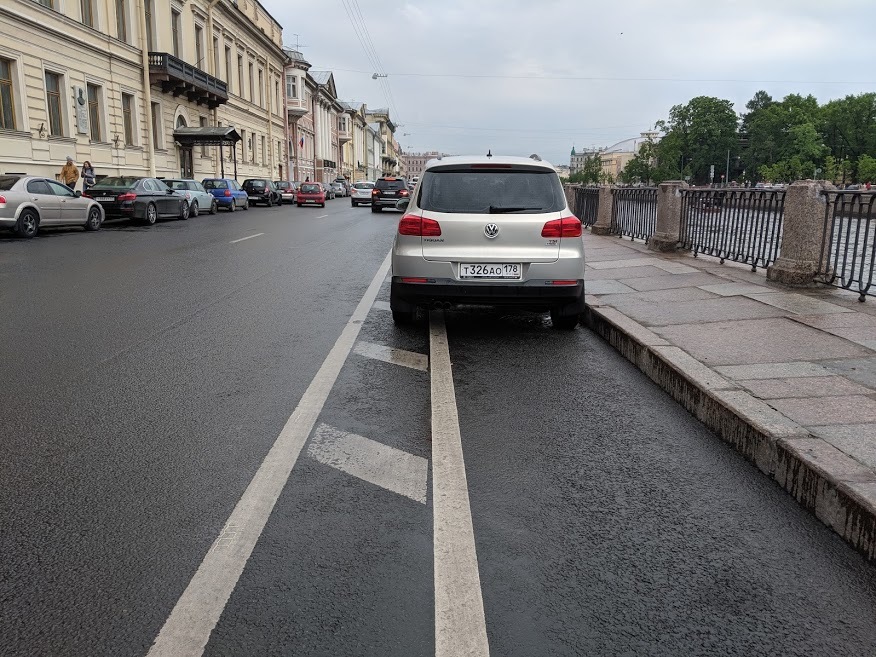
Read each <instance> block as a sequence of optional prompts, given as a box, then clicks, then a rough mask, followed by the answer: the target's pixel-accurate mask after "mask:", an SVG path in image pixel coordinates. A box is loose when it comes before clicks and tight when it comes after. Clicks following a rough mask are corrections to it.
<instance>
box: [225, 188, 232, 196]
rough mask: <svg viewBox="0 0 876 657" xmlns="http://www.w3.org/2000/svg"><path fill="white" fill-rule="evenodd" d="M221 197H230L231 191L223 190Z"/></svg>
mask: <svg viewBox="0 0 876 657" xmlns="http://www.w3.org/2000/svg"><path fill="white" fill-rule="evenodd" d="M223 196H231V190H230V189H226V190H225V193H224V194H223Z"/></svg>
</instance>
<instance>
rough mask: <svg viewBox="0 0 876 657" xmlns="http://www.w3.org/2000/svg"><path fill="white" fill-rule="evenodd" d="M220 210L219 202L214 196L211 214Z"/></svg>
mask: <svg viewBox="0 0 876 657" xmlns="http://www.w3.org/2000/svg"><path fill="white" fill-rule="evenodd" d="M218 210H219V204H218V203H217V202H216V199H215V198H214V199H213V200H212V201H210V214H216V212H217V211H218Z"/></svg>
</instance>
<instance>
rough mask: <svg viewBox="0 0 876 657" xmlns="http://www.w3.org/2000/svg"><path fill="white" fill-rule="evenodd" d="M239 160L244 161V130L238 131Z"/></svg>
mask: <svg viewBox="0 0 876 657" xmlns="http://www.w3.org/2000/svg"><path fill="white" fill-rule="evenodd" d="M240 161H241V162H246V130H241V131H240Z"/></svg>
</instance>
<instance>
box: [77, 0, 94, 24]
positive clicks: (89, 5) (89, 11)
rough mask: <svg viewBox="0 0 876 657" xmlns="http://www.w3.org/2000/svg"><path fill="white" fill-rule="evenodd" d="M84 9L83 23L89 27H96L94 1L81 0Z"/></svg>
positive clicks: (81, 6)
mask: <svg viewBox="0 0 876 657" xmlns="http://www.w3.org/2000/svg"><path fill="white" fill-rule="evenodd" d="M79 7H80V9H82V23H83V24H84V25H87V26H88V27H94V0H79Z"/></svg>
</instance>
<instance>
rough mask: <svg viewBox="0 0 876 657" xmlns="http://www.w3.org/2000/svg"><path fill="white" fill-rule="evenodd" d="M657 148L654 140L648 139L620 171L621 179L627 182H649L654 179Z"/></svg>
mask: <svg viewBox="0 0 876 657" xmlns="http://www.w3.org/2000/svg"><path fill="white" fill-rule="evenodd" d="M655 155H656V149H655V144H654V141H653V140H651V139H648V140H647V141H645V142H643V143H642V145H641V146H640V147H639V152H638V153H636V154H635V155H634V156H633V159H631V160H630V161H629V162H627V164H626V166H625V167H624V170H623V171H621V173H620V179H621V181H623V182H625V183H642V184H645V185H647V184H649V183H650V182H651V181H652V180H654V169H655V167H654V161H655Z"/></svg>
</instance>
